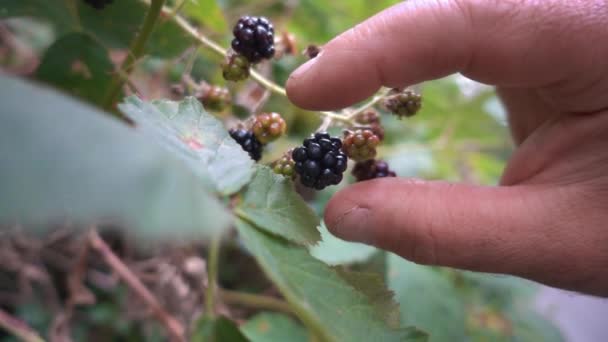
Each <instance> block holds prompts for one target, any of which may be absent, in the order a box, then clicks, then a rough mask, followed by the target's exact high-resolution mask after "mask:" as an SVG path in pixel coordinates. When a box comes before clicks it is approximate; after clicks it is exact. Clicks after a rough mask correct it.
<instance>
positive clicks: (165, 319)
mask: <svg viewBox="0 0 608 342" xmlns="http://www.w3.org/2000/svg"><path fill="white" fill-rule="evenodd" d="M89 243H90V244H91V247H92V248H93V249H94V250H96V251H97V252H98V253H99V254H100V255H101V257H102V258H103V260H104V261H105V263H106V264H108V266H110V268H112V270H114V272H116V274H118V276H119V277H120V278H121V279H122V280H123V281H124V282H125V283H126V284H127V285H128V286H129V287H130V288H131V289H132V290H133V292H134V293H135V294H136V295H137V296H138V297H139V298H140V299H141V300H142V301H143V302H144V303H146V305H148V307H150V309H151V310H152V312H153V313H154V315H155V316H156V318H157V319H158V320H159V321H160V322H161V323H162V324H163V325H164V326H165V328H166V329H167V331H168V332H169V335H170V336H171V339H172V341H180V342H183V341H185V337H184V334H185V329H184V326H183V325H182V324H181V323H180V322H179V321H177V320H176V319H175V318H173V317H172V316H171V315H169V313H167V312H166V311H165V309H163V307H162V306H161V304H160V303H159V302H158V300H157V299H156V297H154V295H153V294H152V293H151V292H150V291H149V290H148V289H147V288H146V286H145V285H144V284H143V283H142V282H141V280H139V278H137V276H135V274H133V272H132V271H131V270H130V269H129V267H127V265H125V264H124V263H123V262H122V261H121V260H120V258H118V257H117V256H116V254H114V252H112V249H110V247H109V246H108V245H107V244H106V243H105V241H103V239H102V238H101V237H100V236H99V234H98V233H97V230H95V229H92V230H91V231H90V233H89Z"/></svg>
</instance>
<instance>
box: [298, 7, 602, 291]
mask: <svg viewBox="0 0 608 342" xmlns="http://www.w3.org/2000/svg"><path fill="white" fill-rule="evenodd" d="M454 72H460V73H462V74H464V75H465V76H467V77H470V78H472V79H475V80H478V81H480V82H484V83H488V84H493V85H496V86H497V89H498V92H499V95H500V96H501V98H502V99H503V101H504V103H505V105H506V107H507V109H508V112H509V123H510V128H511V132H512V135H513V138H514V140H515V142H516V143H517V145H518V147H517V150H516V152H515V153H514V155H513V156H512V158H511V160H510V161H509V164H508V165H507V167H506V170H505V172H504V174H503V177H502V180H501V184H500V186H497V187H479V186H471V185H463V184H450V183H446V182H424V181H419V180H408V179H381V180H374V181H369V182H363V183H359V184H356V185H353V186H351V187H349V188H347V189H345V190H343V191H341V192H339V193H338V194H337V195H336V196H335V197H334V198H333V199H332V200H331V202H330V203H329V205H328V206H327V209H326V212H325V222H326V223H327V225H328V227H329V228H330V230H331V231H332V232H333V233H334V234H335V235H337V236H339V237H341V238H344V239H347V240H352V241H360V242H365V243H368V244H373V245H375V246H378V247H380V248H384V249H387V250H390V251H393V252H395V253H397V254H399V255H401V256H403V257H404V258H407V259H410V260H412V261H414V262H418V263H423V264H432V265H443V266H451V267H458V268H464V269H470V270H475V271H483V272H494V273H507V274H514V275H519V276H522V277H526V278H530V279H533V280H537V281H540V282H543V283H546V284H549V285H553V286H558V287H562V288H566V289H572V290H577V291H582V292H586V293H590V294H595V295H603V296H608V110H607V109H608V2H606V1H603V0H586V1H585V0H569V1H563V0H410V1H406V2H404V3H401V4H399V5H396V6H394V7H392V8H390V9H388V10H386V11H384V12H382V13H380V14H378V15H376V16H375V17H373V18H371V19H369V20H367V21H365V22H364V23H362V24H360V25H358V26H356V27H354V28H353V29H351V30H349V31H347V32H345V33H344V34H342V35H340V36H339V37H337V38H335V39H334V40H332V41H331V42H329V43H328V44H327V45H325V46H324V47H323V51H322V52H321V54H320V55H319V56H317V57H316V58H315V59H312V60H311V61H310V62H308V63H306V64H305V65H303V66H302V67H300V68H299V69H298V70H297V71H295V72H294V73H293V74H292V76H291V78H290V79H289V81H288V84H287V91H288V95H289V97H290V99H291V100H292V101H293V102H294V103H296V104H298V105H300V106H302V107H305V108H309V109H317V110H321V109H323V110H325V109H337V108H342V107H346V106H348V105H351V104H353V103H355V102H357V101H360V100H363V99H364V98H366V97H368V96H370V95H372V94H373V93H374V92H375V91H376V90H377V89H378V88H379V87H380V86H381V85H384V86H388V87H402V86H405V85H411V84H415V83H419V82H422V81H426V80H430V79H435V78H439V77H442V76H445V75H448V74H451V73H454ZM337 90H338V91H337ZM446 115H449V113H446Z"/></svg>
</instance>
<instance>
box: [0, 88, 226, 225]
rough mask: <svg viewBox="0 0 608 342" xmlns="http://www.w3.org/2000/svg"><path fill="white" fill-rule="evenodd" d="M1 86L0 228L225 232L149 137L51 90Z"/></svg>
mask: <svg viewBox="0 0 608 342" xmlns="http://www.w3.org/2000/svg"><path fill="white" fill-rule="evenodd" d="M0 88H1V89H2V98H3V100H2V102H3V108H4V109H3V110H4V112H3V114H2V115H0V159H2V165H3V166H2V168H0V188H1V189H2V197H0V221H2V222H16V221H17V222H21V223H23V224H26V225H31V226H35V227H46V226H48V223H49V222H56V223H60V222H64V220H66V219H67V220H70V221H71V222H73V223H75V224H78V225H79V226H81V227H83V228H89V225H91V224H96V223H106V222H109V223H116V224H121V225H122V224H124V225H125V226H127V227H129V228H130V229H133V230H134V231H136V232H139V233H140V234H141V235H143V236H150V235H151V236H168V235H169V234H171V235H173V236H175V234H176V233H177V234H178V236H179V235H184V234H188V235H191V234H194V233H196V234H197V235H199V234H202V235H207V236H208V235H210V234H212V233H215V232H218V231H221V230H223V229H224V228H227V226H228V225H229V222H230V214H229V213H228V212H227V211H226V210H225V209H224V208H223V207H222V206H221V204H220V203H219V202H218V201H217V200H216V199H215V198H213V197H212V196H211V195H210V194H209V193H208V192H207V191H206V190H205V188H204V187H203V186H202V183H201V180H200V178H199V177H197V175H196V174H195V173H194V172H193V171H192V170H191V169H190V168H189V167H188V166H187V165H185V164H184V163H183V162H181V161H179V160H178V159H177V158H175V156H173V155H172V154H171V153H168V152H167V151H166V150H164V149H163V148H161V147H160V146H159V145H157V144H155V143H154V141H153V140H151V139H149V138H147V137H146V136H144V135H142V134H140V133H138V132H136V131H135V130H133V129H132V128H129V127H127V126H126V125H125V124H124V123H122V122H119V121H118V120H115V119H112V118H109V117H107V116H105V115H104V114H103V113H101V112H99V111H98V110H96V109H93V108H91V107H89V106H87V105H84V104H82V103H80V102H78V101H75V100H73V99H70V98H67V97H65V96H62V95H60V94H57V93H56V92H54V91H50V90H48V89H44V88H40V87H38V86H35V85H32V84H30V83H25V82H23V81H20V80H17V79H13V78H9V77H6V76H1V77H0ZM24 99H27V100H26V101H24ZM167 227H172V228H173V229H174V230H173V231H171V232H168V231H167V230H166V228H167Z"/></svg>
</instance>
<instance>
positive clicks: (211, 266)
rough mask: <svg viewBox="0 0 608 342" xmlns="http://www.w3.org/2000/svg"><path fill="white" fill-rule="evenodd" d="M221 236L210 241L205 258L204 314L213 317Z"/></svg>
mask: <svg viewBox="0 0 608 342" xmlns="http://www.w3.org/2000/svg"><path fill="white" fill-rule="evenodd" d="M220 243H221V236H220V235H219V234H218V235H216V236H214V237H213V238H212V239H211V243H210V245H209V254H208V257H207V267H208V273H207V292H206V293H205V314H206V315H207V316H208V317H214V316H215V296H216V289H217V267H218V259H219V254H220Z"/></svg>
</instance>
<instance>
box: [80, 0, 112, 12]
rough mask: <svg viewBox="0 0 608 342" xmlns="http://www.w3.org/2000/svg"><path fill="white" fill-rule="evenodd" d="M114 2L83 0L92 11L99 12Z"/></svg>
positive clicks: (110, 0) (107, 0)
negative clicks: (96, 10)
mask: <svg viewBox="0 0 608 342" xmlns="http://www.w3.org/2000/svg"><path fill="white" fill-rule="evenodd" d="M113 1H114V0H84V2H85V3H86V4H87V5H89V6H91V7H93V8H94V9H98V10H101V9H103V8H104V7H106V6H107V5H109V4H111V3H112V2H113Z"/></svg>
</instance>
